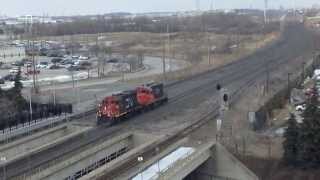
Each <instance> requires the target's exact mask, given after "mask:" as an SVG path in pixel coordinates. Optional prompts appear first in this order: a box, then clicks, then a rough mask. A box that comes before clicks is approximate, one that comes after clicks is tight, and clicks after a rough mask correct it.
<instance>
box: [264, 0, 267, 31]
mask: <svg viewBox="0 0 320 180" xmlns="http://www.w3.org/2000/svg"><path fill="white" fill-rule="evenodd" d="M267 11H268V0H264V13H263V14H264V24H265V25H266V24H267V23H268V18H267Z"/></svg>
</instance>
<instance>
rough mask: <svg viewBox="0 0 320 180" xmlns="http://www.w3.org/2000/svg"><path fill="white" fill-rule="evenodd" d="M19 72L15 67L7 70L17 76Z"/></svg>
mask: <svg viewBox="0 0 320 180" xmlns="http://www.w3.org/2000/svg"><path fill="white" fill-rule="evenodd" d="M18 72H19V68H17V67H15V68H12V69H10V70H9V73H10V74H17V73H18Z"/></svg>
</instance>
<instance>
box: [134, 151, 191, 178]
mask: <svg viewBox="0 0 320 180" xmlns="http://www.w3.org/2000/svg"><path fill="white" fill-rule="evenodd" d="M194 151H195V150H194V148H191V147H180V148H178V149H177V150H175V151H173V152H172V153H170V154H169V155H167V156H166V157H164V158H162V159H161V160H160V161H158V162H156V163H155V164H153V165H151V166H150V167H149V168H147V169H146V170H144V171H143V172H141V173H139V174H137V175H136V176H135V177H134V178H132V180H140V179H144V180H152V179H157V178H158V176H159V172H160V173H161V172H165V171H167V170H168V169H169V168H170V167H171V166H173V165H174V163H176V162H177V161H179V160H181V159H185V158H186V157H188V156H190V154H192V153H193V152H194Z"/></svg>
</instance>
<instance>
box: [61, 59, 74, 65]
mask: <svg viewBox="0 0 320 180" xmlns="http://www.w3.org/2000/svg"><path fill="white" fill-rule="evenodd" d="M60 64H61V65H68V64H74V63H73V60H72V59H65V60H63V61H61V62H60Z"/></svg>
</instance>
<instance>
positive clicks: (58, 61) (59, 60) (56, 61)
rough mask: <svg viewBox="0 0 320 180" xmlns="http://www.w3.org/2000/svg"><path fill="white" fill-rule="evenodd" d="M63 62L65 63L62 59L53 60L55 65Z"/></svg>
mask: <svg viewBox="0 0 320 180" xmlns="http://www.w3.org/2000/svg"><path fill="white" fill-rule="evenodd" d="M62 61H63V59H61V58H53V59H51V62H52V63H53V64H57V63H61V62H62Z"/></svg>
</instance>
